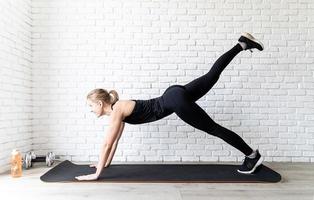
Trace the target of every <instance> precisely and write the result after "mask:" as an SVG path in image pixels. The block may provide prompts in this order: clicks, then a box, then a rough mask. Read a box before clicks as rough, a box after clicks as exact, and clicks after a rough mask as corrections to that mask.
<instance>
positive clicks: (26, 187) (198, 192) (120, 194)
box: [0, 163, 314, 200]
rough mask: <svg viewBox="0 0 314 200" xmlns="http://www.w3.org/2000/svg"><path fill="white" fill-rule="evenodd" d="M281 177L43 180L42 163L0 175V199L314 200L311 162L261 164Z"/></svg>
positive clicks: (45, 169)
mask: <svg viewBox="0 0 314 200" xmlns="http://www.w3.org/2000/svg"><path fill="white" fill-rule="evenodd" d="M263 164H264V165H266V166H268V167H270V168H272V169H273V170H275V171H277V172H278V173H280V174H281V176H282V181H281V182H280V183H254V184H252V183H241V184H240V183H104V182H95V183H94V182H92V183H86V182H85V183H84V182H79V183H45V182H42V181H40V179H39V177H40V176H41V175H42V174H43V173H45V172H46V171H47V170H49V168H47V167H45V166H43V165H42V164H39V163H36V165H35V166H34V167H33V168H32V169H30V170H24V171H23V176H22V177H20V178H11V176H10V175H9V174H8V173H4V174H1V175H0V195H1V196H0V199H19V200H25V199H32V200H35V199H44V200H48V199H53V200H59V199H62V200H64V199H67V200H70V199H73V200H80V199H93V200H95V199H110V200H116V199H121V200H141V199H143V200H144V199H145V200H146V199H147V200H155V199H158V200H159V199H160V200H167V199H169V200H177V199H178V200H179V199H184V200H187V199H193V200H201V199H202V200H203V199H204V200H205V199H206V200H208V199H215V200H217V199H232V200H238V199H241V200H242V199H262V200H268V199H276V200H281V199H291V200H314V164H313V163H312V164H311V163H263Z"/></svg>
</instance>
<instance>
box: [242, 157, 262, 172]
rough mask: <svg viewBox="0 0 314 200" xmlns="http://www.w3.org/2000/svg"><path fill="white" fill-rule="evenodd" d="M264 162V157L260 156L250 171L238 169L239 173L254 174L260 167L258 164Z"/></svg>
mask: <svg viewBox="0 0 314 200" xmlns="http://www.w3.org/2000/svg"><path fill="white" fill-rule="evenodd" d="M262 162H263V158H262V157H260V158H259V159H258V161H257V163H256V165H255V166H254V167H253V169H252V170H250V171H240V170H237V171H238V172H239V173H241V174H252V173H253V172H254V171H255V170H256V168H258V166H260V165H261V164H262Z"/></svg>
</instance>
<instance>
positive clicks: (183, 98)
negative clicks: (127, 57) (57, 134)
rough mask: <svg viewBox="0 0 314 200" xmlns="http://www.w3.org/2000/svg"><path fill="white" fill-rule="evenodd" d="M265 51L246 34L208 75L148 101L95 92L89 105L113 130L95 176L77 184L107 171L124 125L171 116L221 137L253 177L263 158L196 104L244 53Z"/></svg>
mask: <svg viewBox="0 0 314 200" xmlns="http://www.w3.org/2000/svg"><path fill="white" fill-rule="evenodd" d="M254 48H256V49H258V50H260V51H262V50H263V44H262V43H261V42H260V41H258V40H256V39H255V38H254V37H253V36H252V35H250V34H249V33H243V34H242V35H241V37H240V38H239V40H238V43H237V44H236V45H235V46H234V47H233V48H231V49H230V50H229V51H228V52H226V53H225V54H223V55H222V56H220V57H219V59H218V60H217V61H216V62H215V63H214V65H213V66H212V68H211V69H210V70H209V72H208V73H206V74H205V75H203V76H201V77H199V78H197V79H195V80H193V81H191V82H189V83H187V84H186V85H172V86H170V87H168V88H167V89H166V90H165V92H164V93H163V94H162V95H161V96H159V97H157V98H153V99H148V100H134V99H132V100H119V97H118V94H117V92H116V91H114V90H112V91H110V92H109V93H108V92H107V91H106V90H104V89H95V90H93V91H91V92H90V93H89V94H88V95H87V102H88V104H89V105H90V107H91V109H92V112H94V113H95V114H96V115H97V117H100V116H103V115H108V116H110V119H109V123H110V127H109V129H108V133H107V134H106V138H105V141H104V143H103V145H102V149H101V153H100V156H99V161H98V164H97V165H94V167H96V168H97V170H96V173H95V174H90V175H84V176H79V177H76V178H77V179H78V180H96V179H98V177H99V175H100V174H101V171H102V170H103V169H104V167H108V166H109V165H110V163H111V160H112V158H113V155H114V153H115V150H116V147H117V145H118V142H119V139H120V137H121V134H122V132H123V128H124V123H125V122H127V123H130V124H142V123H148V122H152V121H156V120H159V119H161V118H164V117H166V116H168V115H170V114H172V113H175V114H177V116H178V117H179V118H181V119H182V120H183V121H184V122H186V123H188V124H190V125H191V126H193V127H195V128H197V129H199V130H202V131H205V132H206V133H208V134H211V135H213V136H216V137H219V138H221V139H222V140H224V141H225V142H227V143H228V144H230V145H231V146H233V147H235V148H236V149H238V150H239V151H241V152H242V153H243V154H244V155H245V159H244V162H243V164H242V165H241V166H240V167H239V169H238V172H239V173H243V174H251V173H253V172H254V171H255V169H256V168H257V167H258V166H259V165H261V163H262V158H261V155H260V153H259V151H258V150H253V149H251V147H250V146H249V145H248V144H246V143H245V142H244V140H243V139H242V138H241V137H240V136H238V135H237V134H236V133H234V132H232V131H231V130H228V129H226V128H224V127H222V126H220V125H219V124H217V123H216V122H214V121H213V120H212V119H211V118H210V117H209V116H208V115H207V113H206V112H205V111H204V110H203V109H202V108H201V107H199V106H198V105H197V104H196V103H195V102H196V101H197V100H198V99H199V98H201V97H202V96H204V95H205V94H206V93H207V92H208V91H209V90H210V89H211V88H212V87H213V86H214V84H215V83H216V82H217V81H218V78H219V76H220V74H221V73H222V71H223V70H224V69H225V67H226V66H227V65H228V64H229V63H230V62H231V60H232V59H233V58H234V57H235V56H236V55H237V54H238V53H240V52H241V51H243V50H250V51H252V49H254Z"/></svg>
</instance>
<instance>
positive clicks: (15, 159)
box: [11, 149, 23, 178]
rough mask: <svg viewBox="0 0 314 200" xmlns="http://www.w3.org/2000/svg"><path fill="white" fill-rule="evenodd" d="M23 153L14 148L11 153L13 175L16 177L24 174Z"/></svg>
mask: <svg viewBox="0 0 314 200" xmlns="http://www.w3.org/2000/svg"><path fill="white" fill-rule="evenodd" d="M22 165H23V163H22V155H21V153H20V152H19V151H18V150H16V149H14V150H13V151H12V153H11V176H12V177H14V178H16V177H20V176H22Z"/></svg>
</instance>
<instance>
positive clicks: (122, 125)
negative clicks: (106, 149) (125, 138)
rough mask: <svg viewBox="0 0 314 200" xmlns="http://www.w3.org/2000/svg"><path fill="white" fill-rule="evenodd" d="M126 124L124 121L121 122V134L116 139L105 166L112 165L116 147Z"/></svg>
mask: <svg viewBox="0 0 314 200" xmlns="http://www.w3.org/2000/svg"><path fill="white" fill-rule="evenodd" d="M124 124H125V123H124V122H122V123H121V126H120V130H119V135H118V137H117V139H116V141H115V142H114V144H113V146H112V149H111V151H110V154H109V158H108V160H107V163H106V165H105V167H108V166H109V165H110V163H111V161H112V158H113V156H114V154H115V152H116V149H117V146H118V142H119V140H120V137H121V135H122V132H123V129H124Z"/></svg>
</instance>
